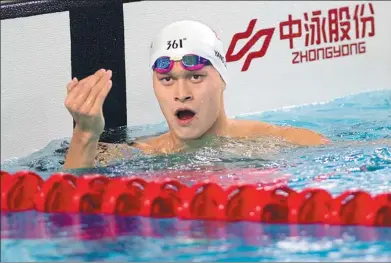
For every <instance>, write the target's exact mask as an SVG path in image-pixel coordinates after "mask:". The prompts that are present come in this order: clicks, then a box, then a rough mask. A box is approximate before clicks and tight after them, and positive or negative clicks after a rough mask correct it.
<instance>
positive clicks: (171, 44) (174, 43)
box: [167, 38, 187, 50]
mask: <svg viewBox="0 0 391 263" xmlns="http://www.w3.org/2000/svg"><path fill="white" fill-rule="evenodd" d="M185 40H187V38H180V39H174V40H168V41H167V50H169V49H177V48H182V47H183V42H184V41H185Z"/></svg>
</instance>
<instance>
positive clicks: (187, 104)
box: [153, 62, 224, 140]
mask: <svg viewBox="0 0 391 263" xmlns="http://www.w3.org/2000/svg"><path fill="white" fill-rule="evenodd" d="M153 87H154V92H155V95H156V97H157V99H158V101H159V105H160V108H161V110H162V112H163V115H164V116H165V118H166V120H167V122H168V125H169V127H170V129H171V130H172V131H173V132H174V133H175V134H176V136H178V137H179V138H180V139H182V140H189V139H197V138H199V137H201V136H202V135H204V134H205V133H206V132H207V131H208V130H210V129H211V128H212V127H213V125H214V124H215V122H216V120H217V118H218V116H219V114H220V110H221V107H222V96H223V89H224V82H223V81H222V79H221V78H220V75H219V73H218V72H217V71H216V70H215V69H214V68H213V67H212V66H205V67H203V68H202V69H201V70H197V71H188V70H185V69H184V68H182V66H181V65H180V64H179V62H175V65H174V67H173V69H172V70H171V71H170V72H169V73H166V74H161V73H157V72H154V73H153Z"/></svg>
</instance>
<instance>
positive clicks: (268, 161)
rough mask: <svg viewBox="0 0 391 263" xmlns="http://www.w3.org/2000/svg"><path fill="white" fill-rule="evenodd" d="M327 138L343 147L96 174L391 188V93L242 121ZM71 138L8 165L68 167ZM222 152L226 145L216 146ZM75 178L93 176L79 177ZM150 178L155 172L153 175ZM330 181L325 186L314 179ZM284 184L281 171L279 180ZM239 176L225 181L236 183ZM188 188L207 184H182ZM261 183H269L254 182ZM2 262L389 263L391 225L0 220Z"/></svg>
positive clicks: (189, 159) (200, 154) (233, 152)
mask: <svg viewBox="0 0 391 263" xmlns="http://www.w3.org/2000/svg"><path fill="white" fill-rule="evenodd" d="M238 118H245V119H256V120H262V121H267V122H271V123H276V124H280V125H295V126H298V127H305V128H310V129H312V130H315V131H318V132H320V133H322V134H324V135H326V136H327V137H328V138H330V139H332V140H333V141H334V144H333V145H330V146H321V147H303V148H301V147H300V148H297V147H291V146H289V145H284V144H283V143H282V142H279V141H272V142H265V141H259V142H250V143H248V142H243V141H223V142H221V141H219V142H218V143H217V144H214V145H213V143H212V144H208V145H204V146H202V147H200V148H199V149H197V150H195V151H193V152H190V153H181V154H175V155H168V156H155V157H147V156H143V155H136V156H135V157H134V159H133V160H118V162H116V163H113V164H111V165H109V166H108V167H105V168H99V169H95V171H98V172H100V173H104V174H107V175H108V176H119V175H123V174H129V173H137V172H146V173H147V175H146V176H147V177H148V176H151V177H152V176H153V172H156V171H161V170H170V171H175V170H178V169H181V170H183V169H189V168H190V169H206V170H208V169H209V170H213V169H216V170H219V169H221V168H248V167H251V168H260V169H264V168H275V167H278V168H279V170H280V172H281V174H288V175H289V180H288V185H289V186H290V187H292V188H293V189H295V190H301V189H303V188H306V187H310V186H311V187H319V188H324V189H327V190H328V191H329V192H331V193H332V194H333V195H337V194H340V193H342V192H343V191H345V190H347V189H362V190H365V191H367V192H369V193H371V194H377V193H383V192H390V191H391V90H387V91H376V92H370V93H363V94H358V95H354V96H349V97H345V98H340V99H336V100H334V101H331V102H328V103H323V104H316V105H308V106H301V107H294V108H289V109H281V110H277V111H270V112H263V113H260V114H251V115H248V116H240V117H238ZM166 128H167V127H166V125H165V124H159V125H151V126H143V127H133V128H130V129H129V130H128V137H129V138H133V137H138V136H143V135H150V134H156V133H160V132H163V131H164V130H165V129H166ZM67 143H68V140H59V141H53V142H52V143H50V144H49V145H48V146H47V147H46V148H44V149H42V150H41V151H39V152H36V153H34V154H32V155H30V156H28V157H26V158H20V159H18V160H13V161H10V162H7V163H4V164H3V165H2V169H5V170H7V171H11V172H12V171H17V170H20V169H30V170H33V171H36V172H38V173H39V174H40V175H41V176H42V177H44V178H46V177H48V176H49V175H50V174H51V173H53V172H55V171H58V170H60V169H61V164H62V162H63V160H64V152H65V149H66V147H67ZM212 146H217V147H212ZM74 172H75V173H84V172H91V170H89V171H83V170H81V171H74ZM148 173H150V174H151V175H148ZM319 175H323V180H315V178H317V177H318V176H319ZM275 176H276V178H277V179H278V176H279V175H278V174H277V175H275ZM233 177H235V175H234V176H233V175H231V174H230V175H227V176H226V177H225V176H221V178H220V179H221V184H222V185H224V184H229V183H230V182H232V180H233V179H232V178H233ZM176 179H178V180H181V181H183V182H184V183H187V184H192V183H193V182H194V181H198V180H199V179H201V177H194V176H193V177H191V178H190V177H189V178H186V177H183V176H182V177H180V178H176ZM246 180H248V181H251V182H257V181H258V180H260V178H246ZM1 223H2V224H1V229H2V231H1V235H2V237H7V238H4V239H2V240H1V261H24V262H26V261H301V262H303V261H377V262H379V261H383V262H386V261H390V260H391V228H371V227H353V226H325V225H271V224H261V223H249V222H240V223H226V222H210V221H197V220H178V219H149V218H141V217H117V216H101V215H69V214H41V213H36V212H34V211H29V212H24V213H12V214H6V213H2V214H1Z"/></svg>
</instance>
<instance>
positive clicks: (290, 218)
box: [1, 171, 391, 226]
mask: <svg viewBox="0 0 391 263" xmlns="http://www.w3.org/2000/svg"><path fill="white" fill-rule="evenodd" d="M26 210H37V211H40V212H46V213H51V212H64V213H95V214H118V215H122V216H144V217H158V218H167V217H177V218H180V219H202V220H224V221H252V222H264V223H283V224H329V225H365V226H391V192H388V193H382V194H378V195H375V196H374V195H370V194H369V193H367V192H365V191H346V192H344V193H342V194H340V195H338V196H335V197H333V196H332V195H331V194H330V193H329V192H328V191H326V190H324V189H318V188H308V189H304V190H302V191H300V192H298V191H295V190H293V189H291V188H289V187H287V186H277V187H275V188H272V189H271V188H259V187H257V186H256V185H253V184H238V185H233V186H230V187H228V188H227V189H223V188H222V187H221V186H220V185H219V184H217V183H213V182H210V181H208V180H204V181H201V182H198V183H196V184H194V185H192V186H187V185H184V184H182V183H180V182H178V181H176V180H172V179H164V180H161V181H146V180H145V179H142V178H139V177H120V178H108V177H105V176H104V175H99V174H92V175H84V176H81V177H76V176H74V175H72V174H66V173H55V174H52V175H51V176H50V177H49V178H48V179H47V180H43V179H42V178H41V177H40V176H39V175H38V174H36V173H34V172H30V171H20V172H16V173H15V174H9V173H7V172H5V171H1V211H8V212H20V211H26Z"/></svg>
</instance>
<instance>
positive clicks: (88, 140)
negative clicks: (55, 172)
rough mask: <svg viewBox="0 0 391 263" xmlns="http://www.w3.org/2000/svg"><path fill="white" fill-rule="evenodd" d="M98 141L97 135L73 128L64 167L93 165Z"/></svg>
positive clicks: (74, 167)
mask: <svg viewBox="0 0 391 263" xmlns="http://www.w3.org/2000/svg"><path fill="white" fill-rule="evenodd" d="M98 142H99V137H96V136H92V135H91V134H88V133H83V132H78V131H76V130H75V131H74V133H73V136H72V139H71V143H70V146H69V149H68V153H67V155H66V158H65V163H64V169H77V168H91V167H94V162H95V157H96V155H97V147H98Z"/></svg>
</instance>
